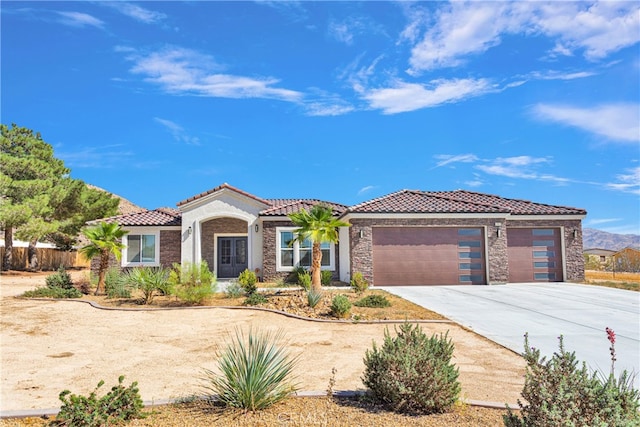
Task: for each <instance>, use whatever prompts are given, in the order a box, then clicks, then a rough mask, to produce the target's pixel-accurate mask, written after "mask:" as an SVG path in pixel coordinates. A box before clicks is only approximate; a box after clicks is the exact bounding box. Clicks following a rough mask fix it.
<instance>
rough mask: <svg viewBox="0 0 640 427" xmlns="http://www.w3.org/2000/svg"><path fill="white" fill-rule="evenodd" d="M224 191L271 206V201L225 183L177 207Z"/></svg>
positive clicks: (180, 203)
mask: <svg viewBox="0 0 640 427" xmlns="http://www.w3.org/2000/svg"><path fill="white" fill-rule="evenodd" d="M224 189H227V190H231V191H233V192H235V193H238V194H242V195H243V196H245V197H249V198H251V199H254V200H256V201H258V202H260V203H263V204H265V205H271V203H269V201H267V200H265V199H261V198H260V197H257V196H254V195H253V194H251V193H247V192H246V191H242V190H240V189H239V188H236V187H234V186H232V185H229V184H227V183H226V182H225V183H224V184H222V185H219V186H217V187H215V188H212V189H211V190H207V191H205V192H202V193H200V194H196V195H195V196H192V197H189V198H188V199H185V200H182V201H181V202H178V203H177V204H176V206H182V205H186V204H187V203H191V202H193V201H195V200H198V199H201V198H203V197H205V196H208V195H209V194H212V193H215V192H216V191H220V190H224Z"/></svg>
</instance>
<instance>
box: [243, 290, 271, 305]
mask: <svg viewBox="0 0 640 427" xmlns="http://www.w3.org/2000/svg"><path fill="white" fill-rule="evenodd" d="M265 302H267V299H266V298H265V296H264V295H262V294H260V293H258V292H255V293H253V294H250V295H249V296H247V298H246V299H245V300H244V303H243V304H244V305H260V304H264V303H265Z"/></svg>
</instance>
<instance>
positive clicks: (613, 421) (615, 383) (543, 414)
mask: <svg viewBox="0 0 640 427" xmlns="http://www.w3.org/2000/svg"><path fill="white" fill-rule="evenodd" d="M614 339H615V337H614ZM613 344H614V341H612V346H611V349H610V350H611V356H612V362H613V361H615V350H614V346H613ZM559 347H560V350H559V352H556V353H554V354H553V356H552V357H551V359H549V360H547V359H546V358H545V357H541V356H540V350H538V349H534V348H532V347H529V337H528V335H527V334H525V339H524V358H525V360H526V362H527V371H526V375H525V383H524V387H523V389H522V397H523V399H525V400H526V402H527V403H526V404H525V403H523V402H521V401H520V400H518V405H519V407H520V416H518V415H517V414H515V413H513V412H512V411H511V409H510V408H509V409H508V414H507V415H505V416H504V417H503V418H504V425H505V426H507V427H516V426H523V427H528V426H603V427H604V426H640V413H639V412H638V407H639V404H638V398H639V397H640V394H639V392H638V391H637V390H635V389H634V388H633V378H634V377H633V375H629V374H628V373H627V372H626V371H624V372H623V373H622V375H621V376H620V378H618V379H616V378H615V376H614V373H613V365H612V370H611V374H610V375H609V376H608V377H607V376H605V375H602V374H598V373H590V372H589V370H588V369H587V366H586V364H585V363H584V362H583V363H582V366H581V367H579V363H578V360H577V359H576V356H575V352H568V351H566V350H565V349H564V344H563V339H562V336H560V338H559Z"/></svg>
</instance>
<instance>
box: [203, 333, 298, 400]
mask: <svg viewBox="0 0 640 427" xmlns="http://www.w3.org/2000/svg"><path fill="white" fill-rule="evenodd" d="M283 338H284V335H283V333H282V331H278V332H265V331H254V330H253V329H250V330H249V332H248V333H247V334H246V335H245V334H244V333H243V332H242V331H241V330H240V329H236V330H235V334H234V335H231V336H230V340H229V343H228V344H227V345H226V347H224V349H222V350H221V351H219V352H218V354H217V356H218V358H219V361H218V368H219V370H220V374H217V373H214V372H212V371H209V370H207V369H205V370H204V374H205V377H204V381H205V388H206V389H207V390H208V391H210V392H212V393H213V394H214V395H215V397H216V398H217V400H218V401H220V402H222V403H223V404H225V405H226V406H230V407H234V408H241V409H245V410H249V411H256V410H260V409H264V408H267V407H269V406H271V405H273V404H274V403H277V402H280V401H281V400H283V399H285V398H287V397H288V396H289V395H291V394H292V393H294V392H295V391H296V389H297V384H295V383H294V382H293V380H294V378H293V370H294V368H295V366H296V365H297V363H298V357H297V356H295V357H293V356H291V354H290V353H289V352H288V351H287V350H286V349H285V348H284V346H283V342H284V339H283Z"/></svg>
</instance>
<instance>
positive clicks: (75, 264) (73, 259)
mask: <svg viewBox="0 0 640 427" xmlns="http://www.w3.org/2000/svg"><path fill="white" fill-rule="evenodd" d="M4 251H5V248H4V247H0V260H1V259H3V258H4ZM36 253H37V255H38V262H39V264H40V269H41V270H45V271H49V270H57V269H58V268H59V267H60V266H61V265H63V266H64V268H88V267H89V266H90V265H91V263H90V262H89V261H87V259H86V258H85V257H84V256H82V255H80V254H79V253H78V252H77V251H61V250H59V249H50V248H37V249H36ZM28 266H29V257H28V255H27V248H20V247H14V248H13V256H12V262H11V269H12V270H27V268H28Z"/></svg>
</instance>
